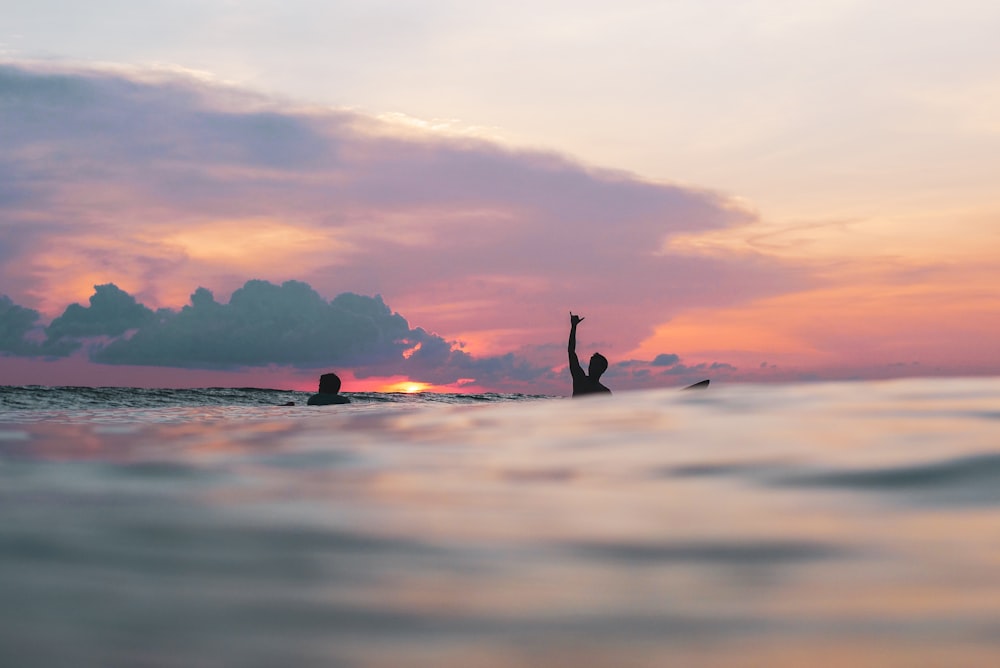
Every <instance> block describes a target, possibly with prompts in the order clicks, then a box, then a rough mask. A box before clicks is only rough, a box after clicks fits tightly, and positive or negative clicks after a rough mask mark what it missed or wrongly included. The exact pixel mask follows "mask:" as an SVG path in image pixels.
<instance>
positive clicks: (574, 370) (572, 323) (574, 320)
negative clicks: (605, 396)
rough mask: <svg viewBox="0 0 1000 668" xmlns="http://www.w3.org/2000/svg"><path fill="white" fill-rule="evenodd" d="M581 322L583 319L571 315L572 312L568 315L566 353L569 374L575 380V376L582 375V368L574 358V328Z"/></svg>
mask: <svg viewBox="0 0 1000 668" xmlns="http://www.w3.org/2000/svg"><path fill="white" fill-rule="evenodd" d="M581 322H583V318H581V317H580V316H578V315H573V313H572V312H570V314H569V345H568V346H567V349H566V350H567V352H568V353H569V372H570V373H571V374H573V377H574V378H576V376H577V374H581V375H582V374H583V368H582V367H581V366H580V360H579V358H577V356H576V326H577V325H579V324H580V323H581Z"/></svg>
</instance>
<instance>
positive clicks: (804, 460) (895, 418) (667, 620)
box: [0, 379, 1000, 666]
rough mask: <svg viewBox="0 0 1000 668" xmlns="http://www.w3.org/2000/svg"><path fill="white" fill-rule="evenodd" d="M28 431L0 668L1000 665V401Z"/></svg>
mask: <svg viewBox="0 0 1000 668" xmlns="http://www.w3.org/2000/svg"><path fill="white" fill-rule="evenodd" d="M18 410H20V409H16V410H9V411H7V412H5V413H0V665H77V666H78V665H100V666H117V665H121V666H125V665H155V666H191V665H197V666H216V665H218V666H224V665H245V666H271V665H297V666H310V665H316V666H326V665H358V666H424V665H426V666H431V665H433V666H501V665H524V666H528V665H531V666H536V665H564V664H565V665H580V666H662V665H686V666H692V665H693V666H697V665H726V666H730V665H735V666H741V665H746V666H751V665H754V666H756V665H769V666H799V665H806V664H808V665H879V666H893V665H898V666H904V665H905V666H909V665H992V664H995V663H996V661H997V660H998V659H1000V640H998V639H1000V621H998V620H1000V531H998V530H997V529H998V527H1000V438H998V437H1000V381H998V380H996V379H980V380H947V381H942V380H935V381H929V380H914V381H899V382H892V383H845V384H829V385H820V384H816V385H785V386H733V387H724V388H713V389H712V390H709V391H707V392H699V393H690V392H689V393H680V392H676V391H655V392H636V393H619V394H617V395H616V396H614V397H612V398H609V399H605V398H593V399H586V400H580V401H568V400H554V399H550V400H538V401H496V402H493V403H487V404H484V405H468V404H464V405H454V402H453V403H452V404H440V403H439V404H431V403H428V402H426V401H424V402H420V403H376V402H368V403H360V404H352V405H351V406H332V407H323V408H322V409H320V410H316V409H315V408H307V407H304V406H297V407H279V406H262V407H248V406H200V407H199V406H173V407H167V408H155V407H153V408H150V407H146V408H129V409H126V410H125V413H126V416H125V417H122V419H118V420H111V419H109V414H110V413H113V412H114V411H111V410H110V409H101V408H94V407H91V408H86V409H84V408H81V409H78V410H77V411H76V412H74V411H73V410H67V411H65V412H64V413H62V414H60V415H61V417H58V419H48V420H44V421H38V420H30V419H25V420H20V421H18V420H16V419H11V416H12V415H13V416H14V417H17V416H19V415H20V416H23V414H24V413H25V411H23V410H21V412H20V413H19V412H18ZM88 411H91V412H88ZM92 411H107V412H100V413H99V414H94V413H92ZM165 416H166V417H165ZM49 417H55V416H49Z"/></svg>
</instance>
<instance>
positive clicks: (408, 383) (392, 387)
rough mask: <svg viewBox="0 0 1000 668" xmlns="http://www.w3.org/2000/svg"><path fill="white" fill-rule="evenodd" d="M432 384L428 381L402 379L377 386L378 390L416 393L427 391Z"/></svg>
mask: <svg viewBox="0 0 1000 668" xmlns="http://www.w3.org/2000/svg"><path fill="white" fill-rule="evenodd" d="M431 387H432V385H431V384H430V383H419V382H416V381H412V380H404V381H400V382H397V383H390V384H388V385H383V386H382V387H380V388H379V392H401V393H404V394H416V393H418V392H427V391H428V390H430V388H431Z"/></svg>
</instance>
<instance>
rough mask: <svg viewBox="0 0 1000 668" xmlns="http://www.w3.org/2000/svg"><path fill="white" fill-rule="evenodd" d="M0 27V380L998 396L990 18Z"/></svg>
mask: <svg viewBox="0 0 1000 668" xmlns="http://www.w3.org/2000/svg"><path fill="white" fill-rule="evenodd" d="M0 16H3V20H2V22H0V384H49V385H52V384H73V385H76V384H80V385H142V386H204V385H234V384H235V385H240V386H248V385H256V386H266V387H283V388H296V389H309V388H312V387H314V386H315V383H316V379H317V378H318V376H319V374H320V373H321V372H323V371H327V370H336V371H337V372H338V373H340V374H341V376H342V377H343V378H344V389H345V390H347V391H350V390H389V389H401V390H405V389H427V390H432V391H434V390H437V391H503V392H537V393H546V394H567V393H568V392H569V374H568V371H567V370H566V335H567V332H568V319H569V312H570V311H571V310H572V311H573V312H574V313H580V314H582V315H583V316H584V317H585V318H586V320H585V322H584V323H582V324H581V325H580V332H579V339H580V343H579V348H580V353H581V357H582V358H586V357H589V356H590V353H592V352H594V351H598V350H599V351H600V352H602V353H603V354H604V355H605V356H607V357H608V358H609V360H610V362H611V368H610V369H609V371H608V373H607V375H606V376H605V380H606V382H605V384H607V385H609V386H610V387H612V388H613V389H615V390H627V389H639V388H644V387H669V386H680V385H683V384H685V383H687V382H694V381H696V380H700V379H701V378H708V377H710V378H712V379H713V380H714V381H717V382H742V381H771V380H775V381H786V380H824V379H829V380H840V379H856V378H857V379H878V378H892V377H900V376H915V375H916V376H946V375H947V376H954V375H985V374H996V373H998V372H1000V308H998V307H1000V298H998V295H997V289H996V287H995V286H997V285H1000V263H997V262H996V258H997V257H998V256H1000V189H998V187H997V184H996V174H998V173H1000V120H998V119H1000V41H998V40H996V39H995V36H996V35H997V34H1000V5H997V3H995V2H986V1H978V0H956V1H954V2H950V3H940V2H924V1H921V0H916V1H910V2H901V1H894V0H884V1H880V2H860V1H855V0H817V1H815V2H810V3H801V2H790V1H785V0H768V1H765V0H742V1H739V2H736V1H732V0H698V1H695V0H676V1H673V2H663V1H662V0H661V1H658V2H645V1H639V0H623V1H622V2H618V3H613V4H610V5H609V4H608V3H603V2H600V3H599V2H589V1H586V0H577V1H575V2H572V3H571V2H561V1H556V2H537V1H536V2H532V3H530V4H529V3H528V2H519V1H513V2H508V3H503V4H495V5H490V6H487V3H457V2H453V1H448V2H446V1H443V0H419V1H413V2H399V1H398V0H397V1H395V2H380V1H378V0H366V1H364V2H360V1H359V2H330V1H324V2H319V1H312V0H284V1H283V2H280V3H279V2H273V1H271V0H249V1H247V0H241V1H237V0H198V1H197V2H195V1H193V0H192V1H189V0H171V1H170V2H165V1H164V2H160V1H159V0H149V1H148V2H143V3H135V2H125V1H122V0H114V1H112V0H95V1H94V2H90V3H86V4H81V3H66V2H56V1H54V0H36V1H35V2H32V3H25V2H11V1H9V0H0ZM74 305H75V306H74Z"/></svg>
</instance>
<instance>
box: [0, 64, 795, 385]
mask: <svg viewBox="0 0 1000 668" xmlns="http://www.w3.org/2000/svg"><path fill="white" fill-rule="evenodd" d="M0 86H2V87H3V89H4V90H5V91H6V93H5V97H6V99H7V100H10V101H11V102H10V103H8V104H6V105H5V106H4V107H3V108H2V109H0V124H2V127H3V128H4V130H3V131H0V183H3V184H4V185H3V187H2V188H0V215H2V219H0V249H3V250H0V280H2V282H3V286H4V288H3V290H4V292H5V293H7V294H8V295H10V297H11V298H12V299H14V301H15V302H17V303H19V304H22V305H25V306H28V307H33V308H37V309H39V310H40V311H42V313H43V315H45V316H47V317H49V318H51V317H54V316H55V315H57V314H58V313H59V312H60V311H61V309H62V308H63V307H64V306H65V305H66V304H67V303H70V302H73V301H82V300H83V299H85V298H86V297H87V296H88V295H89V293H90V291H91V289H92V286H93V285H96V284H103V283H109V282H113V283H115V284H116V285H118V286H119V287H122V288H123V289H125V290H126V291H127V292H129V293H130V294H132V295H135V296H136V297H137V298H139V300H140V301H141V302H143V303H145V304H147V305H149V306H151V307H160V306H169V307H173V308H177V307H179V306H181V305H182V304H183V303H184V301H186V296H187V295H188V294H190V292H191V291H192V290H193V289H194V287H196V286H206V287H209V288H211V289H212V290H214V291H217V292H219V293H222V294H225V293H228V292H232V291H233V290H235V289H236V288H237V287H239V286H240V285H242V284H243V282H244V281H245V280H246V279H248V278H263V279H267V280H270V281H274V282H282V281H285V280H288V279H297V280H303V281H306V282H307V283H309V284H310V285H312V286H313V287H314V288H315V289H316V290H318V291H319V292H320V293H321V294H323V295H324V296H325V297H327V298H330V297H332V296H334V295H336V294H339V293H341V292H347V291H350V292H356V293H359V294H366V295H373V294H381V295H383V296H384V297H385V298H386V300H387V301H388V302H389V303H391V304H392V305H393V308H395V309H398V310H399V311H400V312H402V313H404V314H406V316H407V317H408V318H409V319H410V320H411V321H412V322H413V323H414V324H415V325H419V326H421V327H423V328H425V329H427V330H428V331H432V332H436V333H438V334H440V335H441V336H443V337H444V338H445V339H446V340H452V337H453V336H455V335H457V334H459V333H461V334H462V335H463V337H465V340H466V341H467V343H468V345H469V351H470V352H472V353H473V354H477V353H479V352H480V350H477V349H476V348H477V347H482V348H490V351H489V352H491V353H498V352H501V351H498V350H496V344H495V343H491V341H493V339H494V335H495V336H497V337H503V340H504V341H505V344H506V345H507V346H509V347H508V350H516V351H518V354H519V355H523V356H524V357H525V359H530V360H532V362H533V363H545V362H547V364H548V365H549V366H552V367H554V368H555V367H558V366H559V365H560V364H563V363H564V360H563V357H564V351H563V352H559V351H560V348H559V345H558V343H559V341H561V339H562V338H563V337H564V332H563V329H564V325H565V323H564V322H563V320H564V319H565V314H566V312H567V310H568V309H570V308H573V309H579V310H581V311H584V312H585V313H587V314H589V315H590V316H591V318H590V319H589V321H588V325H590V329H589V330H588V331H587V333H586V335H585V336H586V337H587V338H586V339H585V340H584V341H581V345H582V346H584V345H585V346H588V347H589V346H597V345H601V346H603V347H604V348H605V350H607V351H609V352H610V353H611V354H612V356H613V355H614V354H615V353H617V354H619V355H623V354H624V353H626V352H628V351H629V350H631V349H634V348H635V347H636V346H638V345H639V344H640V343H641V342H642V341H643V340H644V339H646V338H648V337H649V336H650V335H652V334H653V332H654V330H655V328H656V326H657V325H659V324H662V323H664V322H666V321H668V320H670V318H671V317H673V316H674V315H675V314H676V313H678V312H680V311H682V310H684V309H686V308H690V307H692V306H695V305H712V306H728V305H735V304H741V303H746V302H747V301H749V300H752V299H758V298H763V297H767V296H771V295H778V294H782V293H785V292H788V291H790V290H796V289H800V288H801V287H803V286H807V285H809V284H810V283H811V282H812V279H811V278H810V276H809V272H808V271H806V270H804V269H803V268H802V267H799V266H793V265H791V264H789V263H779V262H776V261H775V260H773V259H770V258H764V257H763V256H759V255H752V254H731V255H715V256H711V257H710V256H699V255H691V254H683V253H680V252H677V251H672V252H668V251H666V250H665V249H666V248H667V242H668V241H669V239H671V238H672V237H673V236H676V235H681V234H685V235H690V234H697V233H699V232H705V231H709V230H720V229H725V228H727V227H731V226H737V225H745V224H747V223H749V222H751V221H752V220H753V218H754V214H753V213H752V212H750V211H748V210H746V209H744V208H742V207H741V206H739V205H737V204H736V203H735V202H734V201H732V200H729V199H727V198H726V197H724V196H722V195H720V194H718V193H714V192H712V191H709V190H703V189H697V188H692V187H683V186H678V185H672V184H664V183H653V182H649V181H645V180H643V179H641V178H638V177H636V176H634V175H631V174H627V173H622V172H613V171H607V170H600V169H594V168H591V167H588V166H586V165H583V164H580V163H579V162H576V161H574V160H572V159H570V158H568V157H565V156H560V155H556V154H553V153H547V152H542V151H532V150H514V149H510V148H507V147H503V146H499V145H496V144H491V143H489V142H485V141H479V140H469V139H456V138H450V137H443V136H437V135H416V134H414V133H413V132H412V131H408V132H406V133H403V132H397V129H396V128H394V127H393V126H391V125H387V124H385V123H382V122H379V121H376V120H374V119H372V118H368V117H365V116H362V115H359V114H355V113H349V112H344V111H337V110H315V109H313V110H301V109H296V108H293V107H291V106H289V105H283V104H280V103H277V102H275V101H273V100H269V99H267V98H264V97H262V96H257V95H254V94H252V93H249V92H246V91H239V90H232V89H228V88H223V87H215V86H212V85H209V84H205V83H203V82H198V81H194V80H188V79H183V78H177V77H173V78H159V79H155V78H148V77H147V78H144V79H138V78H129V77H126V76H123V75H120V74H113V73H108V72H101V71H94V70H66V69H64V70H54V69H51V68H42V67H17V66H2V67H0ZM553 344H555V345H553ZM721 362H724V360H721ZM498 382H501V383H502V381H498ZM553 382H555V381H553Z"/></svg>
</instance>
